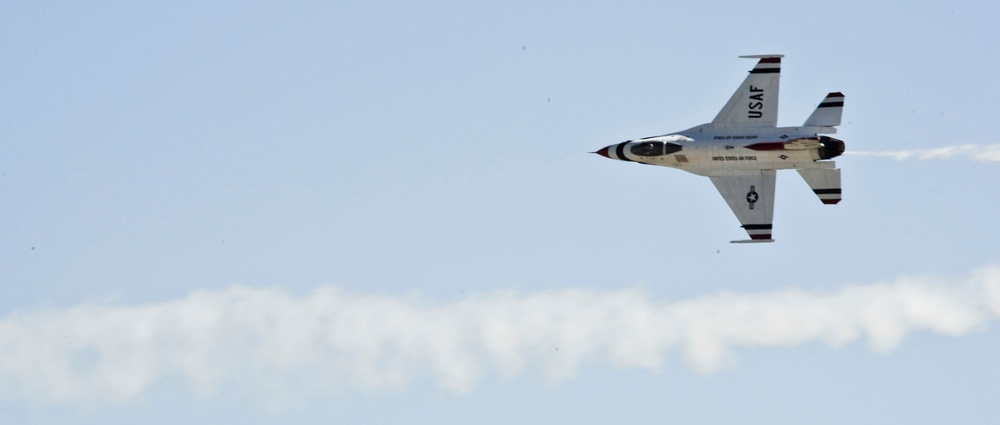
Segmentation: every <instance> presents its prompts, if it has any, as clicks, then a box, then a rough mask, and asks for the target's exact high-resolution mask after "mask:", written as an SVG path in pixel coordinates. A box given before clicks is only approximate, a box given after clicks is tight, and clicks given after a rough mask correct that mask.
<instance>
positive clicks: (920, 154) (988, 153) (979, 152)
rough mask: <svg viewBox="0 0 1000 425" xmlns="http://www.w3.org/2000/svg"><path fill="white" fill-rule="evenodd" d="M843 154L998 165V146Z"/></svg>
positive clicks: (849, 152) (965, 146) (967, 146)
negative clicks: (956, 160) (953, 160)
mask: <svg viewBox="0 0 1000 425" xmlns="http://www.w3.org/2000/svg"><path fill="white" fill-rule="evenodd" d="M845 154H848V155H856V156H875V157H886V158H892V159H895V160H898V161H903V160H908V159H917V160H921V161H927V160H935V159H937V160H940V159H952V158H956V157H957V158H966V159H971V160H973V161H978V162H997V163H1000V145H962V146H944V147H940V148H934V149H912V150H895V151H875V152H866V151H848V152H846V153H845Z"/></svg>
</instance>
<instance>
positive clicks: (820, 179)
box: [798, 168, 841, 205]
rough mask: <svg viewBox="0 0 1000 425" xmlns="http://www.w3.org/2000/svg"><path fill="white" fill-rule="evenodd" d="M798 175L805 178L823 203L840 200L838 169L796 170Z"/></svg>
mask: <svg viewBox="0 0 1000 425" xmlns="http://www.w3.org/2000/svg"><path fill="white" fill-rule="evenodd" d="M798 172H799V175H801V176H802V178H803V179H805V181H806V183H808V184H809V187H811V188H812V190H813V193H815V194H816V196H818V197H819V200H820V201H823V203H824V204H827V205H833V204H836V203H838V202H840V199H841V188H840V169H839V168H831V169H820V170H798Z"/></svg>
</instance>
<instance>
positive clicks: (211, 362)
mask: <svg viewBox="0 0 1000 425" xmlns="http://www.w3.org/2000/svg"><path fill="white" fill-rule="evenodd" d="M998 318H1000V267H997V266H991V267H985V268H982V269H979V270H977V271H975V272H974V273H972V274H971V275H970V277H968V278H965V279H941V278H899V279H897V280H895V281H892V282H887V283H879V284H873V285H866V286H848V287H844V288H841V289H839V290H836V291H831V292H806V291H802V290H797V289H787V290H782V291H776V292H768V293H759V294H740V293H735V292H727V293H720V294H712V295H705V296H701V297H697V298H693V299H688V300H681V301H674V302H670V301H663V300H655V299H652V298H651V297H650V296H649V295H647V294H646V293H644V292H642V291H639V290H620V291H598V290H579V289H576V290H563V291H547V292H535V293H517V292H498V293H491V294H482V295H476V296H470V297H467V298H464V299H461V300H458V301H454V302H448V303H442V302H433V301H430V300H426V299H421V298H419V297H415V296H410V297H398V296H387V295H365V294H358V293H350V292H345V291H341V290H339V289H337V288H333V287H324V288H320V289H318V290H317V291H316V292H315V293H313V294H311V295H308V296H304V297H295V296H292V295H290V294H288V293H287V292H285V291H282V290H280V289H252V288H245V287H233V288H230V289H228V290H224V291H198V292H195V293H192V294H191V295H190V296H188V297H187V298H184V299H181V300H177V301H172V302H165V303H156V304H144V305H134V306H113V305H83V306H78V307H74V308H70V309H66V310H49V311H31V312H21V313H11V314H8V315H7V316H6V317H3V318H2V319H0V395H2V396H4V397H6V398H17V399H28V400H32V401H36V402H42V403H96V404H115V403H122V402H127V401H129V400H132V399H134V398H136V397H137V396H139V395H141V394H142V393H143V392H144V391H146V390H148V389H149V388H150V387H151V386H153V385H155V384H157V383H159V382H162V381H165V380H171V379H172V380H177V378H181V380H183V381H186V382H187V383H188V384H189V385H190V386H191V388H192V390H193V391H194V392H195V394H197V395H199V396H201V397H211V396H213V395H215V394H218V393H220V392H237V393H241V394H250V395H255V396H258V397H261V398H262V399H266V400H271V401H272V402H273V403H277V404H287V403H294V402H295V401H296V400H298V399H301V398H302V397H304V396H308V395H315V394H336V393H341V392H381V391H400V390H403V389H405V387H406V386H407V384H408V383H410V382H412V381H413V380H415V379H427V380H430V381H432V382H434V383H436V384H437V385H438V386H440V387H441V388H444V389H446V390H449V391H453V392H456V393H464V392H468V391H472V390H474V388H475V387H476V384H477V383H478V382H479V381H480V380H482V379H483V378H484V377H488V376H498V377H502V378H509V377H515V376H519V375H523V374H529V375H535V376H542V377H544V378H547V379H550V380H563V379H568V378H572V377H573V376H575V375H576V374H577V373H578V372H580V370H581V368H582V366H584V365H610V366H612V367H614V368H637V369H646V370H650V371H654V372H655V371H658V370H660V369H661V368H662V367H663V366H664V361H665V359H666V357H667V354H668V353H669V352H672V351H677V352H679V353H681V355H682V358H683V359H684V361H685V362H686V363H687V364H688V365H689V366H691V367H692V368H693V369H694V370H696V371H697V372H699V373H705V374H712V373H717V372H719V371H722V370H724V369H726V368H729V367H733V366H734V365H735V364H736V363H737V361H738V357H737V354H738V352H739V350H740V349H745V348H752V347H795V346H798V345H802V344H806V343H813V342H819V343H823V344H826V345H829V346H831V347H840V346H843V345H845V344H850V343H853V342H856V341H859V340H864V341H867V344H868V345H869V346H870V347H871V349H872V350H874V351H876V352H878V353H888V352H890V351H891V350H893V349H895V348H896V347H897V346H899V344H900V343H901V342H902V341H903V340H904V339H905V338H906V337H907V336H908V335H909V334H911V333H913V332H918V331H924V332H932V333H938V334H944V335H951V336H959V335H964V334H967V333H969V332H973V331H976V330H980V329H983V328H984V327H985V326H986V325H987V324H988V323H989V322H990V321H992V320H996V319H998Z"/></svg>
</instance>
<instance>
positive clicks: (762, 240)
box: [729, 239, 774, 243]
mask: <svg viewBox="0 0 1000 425" xmlns="http://www.w3.org/2000/svg"><path fill="white" fill-rule="evenodd" d="M771 242H774V239H747V240H742V241H729V243H771Z"/></svg>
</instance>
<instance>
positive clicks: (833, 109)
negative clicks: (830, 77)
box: [803, 92, 844, 127]
mask: <svg viewBox="0 0 1000 425" xmlns="http://www.w3.org/2000/svg"><path fill="white" fill-rule="evenodd" d="M843 111H844V94H843V93H841V92H834V93H830V94H828V95H826V98H824V99H823V101H822V102H820V104H819V106H817V107H816V110H815V111H813V113H812V115H810V116H809V119H807V120H806V123H805V124H803V126H806V127H836V126H838V125H840V115H841V114H842V113H843Z"/></svg>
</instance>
